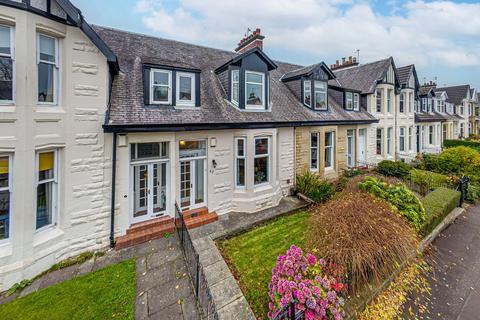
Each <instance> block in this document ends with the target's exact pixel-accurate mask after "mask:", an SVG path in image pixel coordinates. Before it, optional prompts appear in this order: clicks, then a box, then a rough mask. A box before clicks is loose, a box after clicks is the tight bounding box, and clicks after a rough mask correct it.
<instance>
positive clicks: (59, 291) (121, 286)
mask: <svg viewBox="0 0 480 320" xmlns="http://www.w3.org/2000/svg"><path fill="white" fill-rule="evenodd" d="M135 283H136V275H135V260H134V259H132V260H128V261H125V262H122V263H120V264H116V265H112V266H109V267H106V268H104V269H101V270H98V271H96V272H93V273H89V274H87V275H85V276H82V277H78V278H74V279H71V280H68V281H66V282H63V283H59V284H56V285H54V286H51V287H48V288H46V289H43V290H40V291H38V292H35V293H32V294H30V295H28V296H25V297H23V298H19V299H16V300H14V301H12V302H10V303H8V304H5V305H0V319H2V320H9V319H15V320H22V319H29V320H34V319H40V320H47V319H48V320H57V319H58V320H60V319H62V320H63V319H69V320H73V319H133V308H134V303H135Z"/></svg>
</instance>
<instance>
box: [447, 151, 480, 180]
mask: <svg viewBox="0 0 480 320" xmlns="http://www.w3.org/2000/svg"><path fill="white" fill-rule="evenodd" d="M438 169H440V171H441V172H443V173H452V174H456V175H463V174H465V175H469V174H472V175H476V174H478V173H479V172H480V153H478V152H477V151H475V150H474V149H471V148H468V147H455V148H450V149H447V150H445V151H443V152H442V153H441V154H440V155H439V156H438Z"/></svg>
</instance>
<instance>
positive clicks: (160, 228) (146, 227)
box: [115, 217, 174, 250]
mask: <svg viewBox="0 0 480 320" xmlns="http://www.w3.org/2000/svg"><path fill="white" fill-rule="evenodd" d="M173 229H174V220H173V218H171V217H160V218H155V219H152V220H148V221H144V222H139V223H135V224H132V225H131V226H130V228H129V229H128V230H127V234H125V235H123V236H120V237H118V238H117V239H116V242H115V249H117V250H120V249H124V248H127V247H131V246H135V245H137V244H141V243H145V242H147V241H150V240H154V239H159V238H161V237H163V236H165V235H166V234H172V233H173Z"/></svg>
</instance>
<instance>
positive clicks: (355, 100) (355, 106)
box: [353, 93, 360, 111]
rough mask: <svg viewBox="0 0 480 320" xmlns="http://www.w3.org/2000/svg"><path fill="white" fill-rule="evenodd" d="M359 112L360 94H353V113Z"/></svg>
mask: <svg viewBox="0 0 480 320" xmlns="http://www.w3.org/2000/svg"><path fill="white" fill-rule="evenodd" d="M359 110H360V94H358V93H354V94H353V111H359Z"/></svg>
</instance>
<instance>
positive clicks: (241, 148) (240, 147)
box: [237, 139, 245, 157]
mask: <svg viewBox="0 0 480 320" xmlns="http://www.w3.org/2000/svg"><path fill="white" fill-rule="evenodd" d="M237 156H239V157H243V156H245V140H243V139H238V140H237Z"/></svg>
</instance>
